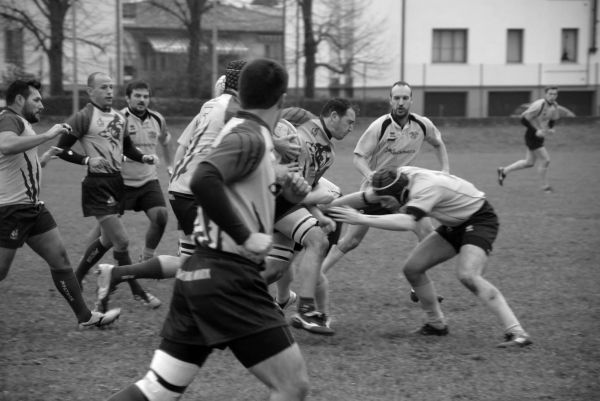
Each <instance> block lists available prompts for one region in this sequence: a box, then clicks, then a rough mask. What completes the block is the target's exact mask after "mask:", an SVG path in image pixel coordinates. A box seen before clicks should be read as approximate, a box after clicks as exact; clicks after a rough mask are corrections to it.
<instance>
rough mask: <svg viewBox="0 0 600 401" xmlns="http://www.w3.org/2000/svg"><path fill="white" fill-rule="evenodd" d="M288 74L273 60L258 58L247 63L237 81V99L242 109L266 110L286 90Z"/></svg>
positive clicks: (275, 102)
mask: <svg viewBox="0 0 600 401" xmlns="http://www.w3.org/2000/svg"><path fill="white" fill-rule="evenodd" d="M287 84H288V73H287V71H286V70H285V68H283V66H282V65H281V64H279V63H278V62H277V61H275V60H271V59H266V58H258V59H254V60H251V61H249V62H248V63H247V64H246V65H245V66H244V68H243V69H242V72H241V73H240V80H239V98H240V103H241V105H242V108H244V109H268V108H270V107H272V106H274V105H275V104H277V102H278V101H279V99H280V98H281V95H283V94H284V93H285V92H286V90H287Z"/></svg>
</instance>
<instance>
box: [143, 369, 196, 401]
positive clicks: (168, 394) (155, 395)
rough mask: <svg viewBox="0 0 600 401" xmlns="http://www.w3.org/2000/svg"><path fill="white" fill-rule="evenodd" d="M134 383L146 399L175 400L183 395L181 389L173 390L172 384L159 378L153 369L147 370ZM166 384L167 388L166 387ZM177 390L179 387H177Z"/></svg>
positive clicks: (150, 400) (149, 400) (152, 400)
mask: <svg viewBox="0 0 600 401" xmlns="http://www.w3.org/2000/svg"><path fill="white" fill-rule="evenodd" d="M135 385H136V386H137V387H138V388H139V389H140V391H141V392H142V393H143V394H144V396H145V397H146V398H147V399H148V401H177V400H179V399H180V398H181V396H182V395H183V391H185V388H184V389H182V390H181V391H173V386H172V385H170V384H169V383H166V382H165V381H164V380H161V378H159V376H157V375H156V374H155V373H154V372H153V371H151V370H149V371H148V373H146V376H144V378H143V379H141V380H139V381H138V382H137V383H135ZM165 386H168V387H169V388H168V389H167V387H165ZM177 390H179V389H177Z"/></svg>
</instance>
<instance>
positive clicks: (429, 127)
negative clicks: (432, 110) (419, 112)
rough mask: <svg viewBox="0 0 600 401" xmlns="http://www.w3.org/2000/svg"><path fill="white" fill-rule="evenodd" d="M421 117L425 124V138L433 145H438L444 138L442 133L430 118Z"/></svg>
mask: <svg viewBox="0 0 600 401" xmlns="http://www.w3.org/2000/svg"><path fill="white" fill-rule="evenodd" d="M421 119H422V121H423V123H424V125H425V132H424V133H423V134H424V135H425V140H426V141H427V143H429V144H431V145H438V144H439V143H440V141H441V139H442V133H441V132H440V130H439V129H438V127H436V126H435V124H433V122H431V120H430V119H429V118H427V117H421Z"/></svg>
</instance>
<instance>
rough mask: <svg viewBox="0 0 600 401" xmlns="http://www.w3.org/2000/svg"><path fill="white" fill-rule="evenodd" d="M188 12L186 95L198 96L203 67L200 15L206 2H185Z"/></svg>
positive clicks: (193, 0)
mask: <svg viewBox="0 0 600 401" xmlns="http://www.w3.org/2000/svg"><path fill="white" fill-rule="evenodd" d="M187 3H188V8H189V10H190V25H189V26H188V32H189V35H190V47H189V49H188V64H187V76H188V95H189V96H190V97H198V96H200V88H201V79H202V71H203V67H204V66H203V65H202V62H201V60H200V44H201V43H202V13H201V10H203V9H204V5H205V3H206V0H187Z"/></svg>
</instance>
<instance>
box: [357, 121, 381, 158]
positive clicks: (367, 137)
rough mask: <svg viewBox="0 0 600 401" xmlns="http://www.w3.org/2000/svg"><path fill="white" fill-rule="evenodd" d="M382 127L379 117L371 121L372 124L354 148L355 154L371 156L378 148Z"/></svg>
mask: <svg viewBox="0 0 600 401" xmlns="http://www.w3.org/2000/svg"><path fill="white" fill-rule="evenodd" d="M380 129H381V124H380V123H379V119H378V120H377V121H374V122H373V123H371V125H369V127H368V128H367V129H366V130H365V132H364V133H363V134H362V135H361V137H360V138H359V139H358V142H357V143H356V147H355V148H354V154H356V155H359V156H362V157H366V158H370V157H371V155H372V154H373V153H374V152H375V149H376V148H377V142H378V140H379V138H378V136H379V130H380Z"/></svg>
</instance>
